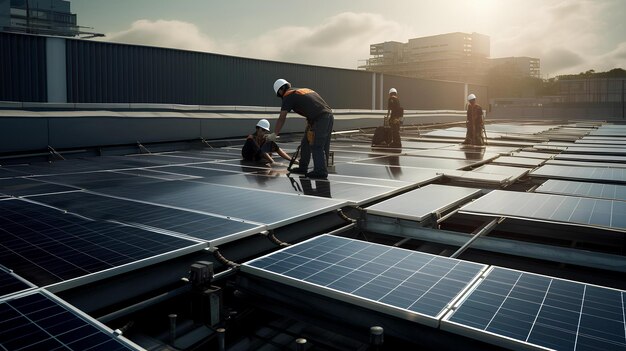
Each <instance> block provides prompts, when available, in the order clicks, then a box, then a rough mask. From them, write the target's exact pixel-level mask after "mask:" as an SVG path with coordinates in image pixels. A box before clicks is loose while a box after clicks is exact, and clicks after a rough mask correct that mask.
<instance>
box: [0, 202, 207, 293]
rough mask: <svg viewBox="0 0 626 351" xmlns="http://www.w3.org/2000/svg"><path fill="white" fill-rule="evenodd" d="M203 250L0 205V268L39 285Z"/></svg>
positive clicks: (21, 205)
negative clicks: (1, 266) (10, 270)
mask: <svg viewBox="0 0 626 351" xmlns="http://www.w3.org/2000/svg"><path fill="white" fill-rule="evenodd" d="M204 247H206V244H203V243H198V242H196V241H192V240H187V239H183V238H178V237H174V236H169V235H164V234H158V233H153V232H149V231H145V230H141V229H138V228H133V227H128V226H122V225H118V224H114V223H108V222H102V221H91V220H87V219H84V218H81V217H78V216H75V215H72V214H64V213H63V212H61V211H57V210H54V209H51V208H49V207H44V206H39V205H35V204H33V203H29V202H26V201H23V200H17V199H16V200H6V201H0V264H2V265H4V266H5V267H7V268H9V269H12V270H13V271H15V272H16V273H17V274H19V275H20V276H22V277H24V278H25V279H28V280H29V281H30V282H32V283H34V284H37V285H38V286H48V285H51V284H57V286H58V287H57V288H56V289H61V288H67V287H71V286H75V285H79V284H81V283H84V282H88V281H93V280H96V279H101V278H105V277H109V276H112V275H115V274H118V273H121V272H125V271H128V270H130V269H134V268H138V267H139V266H142V265H147V264H150V263H154V262H161V261H163V260H165V259H168V258H171V257H177V256H180V255H184V254H186V253H189V252H195V251H198V250H201V249H203V248H204ZM95 273H97V274H95Z"/></svg>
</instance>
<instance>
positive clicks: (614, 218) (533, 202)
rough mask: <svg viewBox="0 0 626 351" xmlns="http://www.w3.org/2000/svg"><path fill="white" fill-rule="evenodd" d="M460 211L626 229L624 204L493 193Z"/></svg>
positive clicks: (621, 202) (570, 197) (546, 195)
mask: <svg viewBox="0 0 626 351" xmlns="http://www.w3.org/2000/svg"><path fill="white" fill-rule="evenodd" d="M461 212H462V213H468V214H475V215H487V216H502V217H518V218H527V219H535V220H541V221H549V222H557V223H569V224H576V225H591V226H595V227H601V228H607V229H612V230H619V231H623V230H625V229H626V216H623V215H622V214H623V213H626V202H624V201H614V200H604V199H591V198H582V197H575V196H563V195H551V194H537V193H522V192H512V191H502V190H494V191H492V192H490V193H489V194H487V195H485V196H483V197H481V198H479V199H478V200H476V201H474V202H472V203H471V204H468V205H466V206H464V207H463V208H461Z"/></svg>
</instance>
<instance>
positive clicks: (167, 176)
mask: <svg viewBox="0 0 626 351" xmlns="http://www.w3.org/2000/svg"><path fill="white" fill-rule="evenodd" d="M112 172H113V173H121V174H130V175H133V176H137V177H148V178H155V179H159V180H184V179H196V178H197V177H194V176H190V175H186V174H179V173H173V172H167V171H166V170H162V169H161V168H133V169H127V170H120V171H112Z"/></svg>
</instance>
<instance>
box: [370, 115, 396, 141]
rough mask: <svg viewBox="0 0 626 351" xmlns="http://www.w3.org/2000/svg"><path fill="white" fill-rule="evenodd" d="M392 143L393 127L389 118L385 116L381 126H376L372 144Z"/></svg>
mask: <svg viewBox="0 0 626 351" xmlns="http://www.w3.org/2000/svg"><path fill="white" fill-rule="evenodd" d="M390 143H391V127H389V119H388V118H385V120H384V124H383V125H382V126H381V127H376V130H374V137H372V146H387V145H388V144H390Z"/></svg>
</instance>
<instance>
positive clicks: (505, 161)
mask: <svg viewBox="0 0 626 351" xmlns="http://www.w3.org/2000/svg"><path fill="white" fill-rule="evenodd" d="M544 162H545V161H544V160H542V159H538V158H526V157H519V156H500V157H498V158H497V159H495V160H493V162H492V163H493V164H499V165H512V166H521V167H537V166H539V165H541V164H542V163H544Z"/></svg>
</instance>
